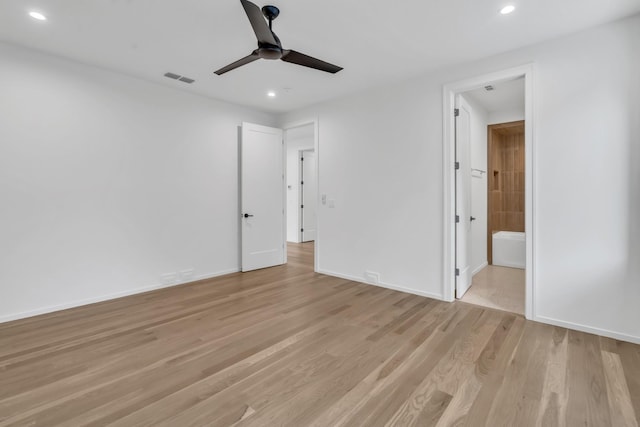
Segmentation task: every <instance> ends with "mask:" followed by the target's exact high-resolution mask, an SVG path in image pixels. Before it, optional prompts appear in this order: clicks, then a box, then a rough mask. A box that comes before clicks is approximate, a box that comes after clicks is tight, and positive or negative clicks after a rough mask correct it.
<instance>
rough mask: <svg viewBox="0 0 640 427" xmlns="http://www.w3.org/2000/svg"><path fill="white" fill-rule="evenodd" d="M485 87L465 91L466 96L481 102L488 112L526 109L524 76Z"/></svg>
mask: <svg viewBox="0 0 640 427" xmlns="http://www.w3.org/2000/svg"><path fill="white" fill-rule="evenodd" d="M491 86H493V90H490V91H488V90H486V89H485V88H480V89H475V90H471V91H469V92H465V93H464V96H466V97H469V98H471V99H472V100H474V101H475V102H476V103H478V104H480V105H481V106H482V107H483V108H484V109H485V110H486V111H487V112H489V113H494V112H496V111H505V110H515V109H521V110H522V111H524V78H519V79H516V80H511V81H505V82H500V83H495V84H492V85H491Z"/></svg>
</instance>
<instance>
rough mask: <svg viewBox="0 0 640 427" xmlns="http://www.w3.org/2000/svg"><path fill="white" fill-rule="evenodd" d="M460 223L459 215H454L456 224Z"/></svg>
mask: <svg viewBox="0 0 640 427" xmlns="http://www.w3.org/2000/svg"><path fill="white" fill-rule="evenodd" d="M459 222H460V215H456V224H457V223H459Z"/></svg>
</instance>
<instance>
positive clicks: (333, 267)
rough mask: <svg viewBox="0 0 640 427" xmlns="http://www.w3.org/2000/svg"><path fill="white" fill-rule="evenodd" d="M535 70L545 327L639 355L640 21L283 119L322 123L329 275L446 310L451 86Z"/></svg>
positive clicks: (324, 262) (538, 293)
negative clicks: (446, 116)
mask: <svg viewBox="0 0 640 427" xmlns="http://www.w3.org/2000/svg"><path fill="white" fill-rule="evenodd" d="M527 62H534V63H535V73H536V74H535V82H534V85H535V86H534V102H535V108H536V110H535V111H534V115H535V125H534V144H535V150H536V157H535V159H534V165H535V166H534V168H535V169H534V171H533V172H534V174H535V180H534V187H535V188H534V191H535V197H536V203H537V204H536V206H535V210H536V215H537V216H536V218H535V223H534V227H535V235H534V236H533V237H534V238H535V245H536V254H535V255H536V265H535V266H534V274H535V286H536V289H535V301H534V310H535V316H536V318H537V319H539V320H542V321H545V322H550V323H556V324H561V325H565V326H570V327H574V328H581V329H583V330H590V331H595V332H599V333H601V334H605V335H609V336H616V337H619V338H624V339H628V340H632V341H639V342H640V310H638V308H637V305H638V301H640V226H639V224H638V218H640V171H639V169H640V142H639V139H640V122H639V121H638V117H640V105H639V100H640V86H639V83H638V81H639V79H638V78H637V76H638V75H640V15H636V16H634V17H631V18H629V19H626V20H623V21H619V22H615V23H612V24H608V25H606V26H603V27H599V28H595V29H592V30H589V31H585V32H581V33H576V34H573V35H571V36H567V37H564V38H561V39H557V40H553V41H549V42H546V43H543V44H539V45H535V46H530V47H528V48H525V49H521V50H518V51H513V52H509V53H505V54H502V55H499V56H496V57H492V58H488V59H485V60H482V61H477V62H473V63H469V64H463V65H460V66H457V67H452V68H448V69H445V70H440V71H438V72H434V73H431V74H429V75H426V76H423V77H421V78H417V79H414V80H412V81H409V82H404V83H400V84H398V85H396V86H393V87H387V88H376V89H375V90H371V91H368V92H365V93H360V94H357V95H353V96H350V97H347V98H343V99H340V100H334V101H331V102H327V103H323V104H320V105H316V106H313V107H309V108H306V109H303V110H301V111H297V112H295V113H292V114H287V115H285V116H284V117H282V118H281V119H282V121H283V122H290V121H294V120H299V119H302V118H306V117H319V126H320V128H319V129H320V131H319V132H320V134H319V135H320V153H319V155H320V159H319V161H320V172H319V173H320V192H321V193H324V194H327V195H328V197H329V198H334V199H335V201H336V202H335V209H329V208H328V207H327V206H320V207H319V209H318V215H319V216H320V217H321V218H320V220H321V224H322V241H321V246H320V254H319V260H320V263H319V265H318V267H319V270H320V271H324V272H330V273H333V274H335V275H340V276H344V277H351V278H355V279H359V280H364V271H365V270H371V271H375V272H379V273H380V278H381V282H383V284H386V285H387V286H393V287H396V288H404V289H407V290H410V291H411V292H414V293H418V294H423V295H433V296H436V297H442V295H443V288H442V284H443V272H442V265H443V260H442V248H443V243H442V226H443V218H442V212H443V206H442V203H443V194H442V189H443V181H442V154H443V153H442V111H441V109H442V85H443V84H444V83H448V82H452V81H458V80H462V79H466V78H470V77H474V76H478V75H482V74H486V73H489V72H493V71H497V70H501V69H506V68H509V67H513V66H517V65H521V64H524V63H527Z"/></svg>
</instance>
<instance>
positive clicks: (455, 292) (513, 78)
mask: <svg viewBox="0 0 640 427" xmlns="http://www.w3.org/2000/svg"><path fill="white" fill-rule="evenodd" d="M530 79H531V67H521V68H519V69H513V70H507V71H505V72H500V73H496V74H494V75H488V76H484V77H478V78H475V79H470V80H467V81H464V82H459V83H456V84H453V85H447V86H446V87H445V108H451V112H452V113H453V114H451V116H452V117H451V120H449V119H447V118H445V130H447V125H450V127H449V128H448V129H450V133H449V135H445V151H446V152H445V157H446V158H447V157H448V158H449V159H451V161H450V163H451V166H449V161H448V160H446V159H445V161H446V162H447V163H446V168H445V187H446V188H445V189H446V191H447V193H448V194H450V200H449V201H450V203H448V204H447V206H445V214H446V215H451V217H452V220H447V221H445V227H446V228H447V230H446V231H445V250H446V251H447V242H448V244H449V245H450V246H448V247H449V250H448V251H447V252H448V253H449V257H448V258H447V259H446V260H445V268H451V272H452V274H451V276H449V278H450V282H448V284H449V288H448V289H449V292H451V293H450V295H451V297H450V298H451V300H453V299H454V298H457V299H461V300H462V301H464V302H469V303H473V304H478V305H483V306H487V307H492V308H497V309H501V310H506V311H510V312H514V313H518V314H525V315H526V317H528V318H532V317H533V274H532V273H533V272H532V268H533V250H532V248H533V240H532V238H533V233H531V231H532V224H533V203H532V202H533V192H532V181H533V179H532V168H531V164H532V158H533V154H532V153H533V150H532V149H533V147H532V132H531V128H532V127H531V120H530V119H531V118H532V115H531V112H532V107H531V97H530V93H531V86H530V84H531V80H530ZM449 149H450V151H449ZM449 212H450V214H449ZM445 218H446V217H445ZM445 256H446V255H445ZM449 266H451V267H449ZM446 293H447V289H446V288H445V295H446Z"/></svg>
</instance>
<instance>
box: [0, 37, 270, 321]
mask: <svg viewBox="0 0 640 427" xmlns="http://www.w3.org/2000/svg"><path fill="white" fill-rule="evenodd" d="M177 84H178V83H177ZM196 84H197V83H196ZM0 94H1V96H0V200H1V203H2V208H1V209H0V321H1V320H8V319H12V318H17V317H22V316H25V315H29V314H35V313H39V312H46V311H50V310H53V309H56V308H62V307H68V306H73V305H78V304H81V303H84V302H90V301H95V300H100V299H105V298H109V297H113V296H118V295H125V294H129V293H134V292H136V291H139V290H141V289H145V288H149V287H155V286H159V285H162V284H163V280H162V278H161V275H163V274H165V273H176V272H180V271H184V270H190V269H193V273H192V274H183V276H182V277H178V278H175V279H174V280H167V281H168V282H172V281H173V282H180V281H189V280H193V279H196V278H200V277H207V276H212V275H217V274H221V273H226V272H231V271H235V270H237V269H238V267H239V255H238V245H239V242H238V169H237V152H238V148H237V147H238V126H239V125H240V124H241V122H242V121H243V120H246V121H251V122H257V123H262V124H266V125H273V124H274V117H272V116H270V115H267V114H263V113H259V112H255V111H251V110H248V109H245V108H240V107H237V106H233V105H230V104H224V103H220V102H217V101H213V100H210V99H207V98H201V97H197V96H194V95H191V94H187V93H184V92H181V91H178V90H173V89H169V88H165V87H163V86H159V85H155V84H151V83H146V82H143V81H140V80H137V79H133V78H129V77H126V76H122V75H118V74H114V73H110V72H107V71H103V70H100V69H97V68H92V67H88V66H84V65H80V64H78V63H74V62H69V61H66V60H62V59H57V58H54V57H51V56H47V55H43V54H39V53H36V52H33V51H28V50H24V49H21V48H17V47H13V46H9V45H4V44H0Z"/></svg>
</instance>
